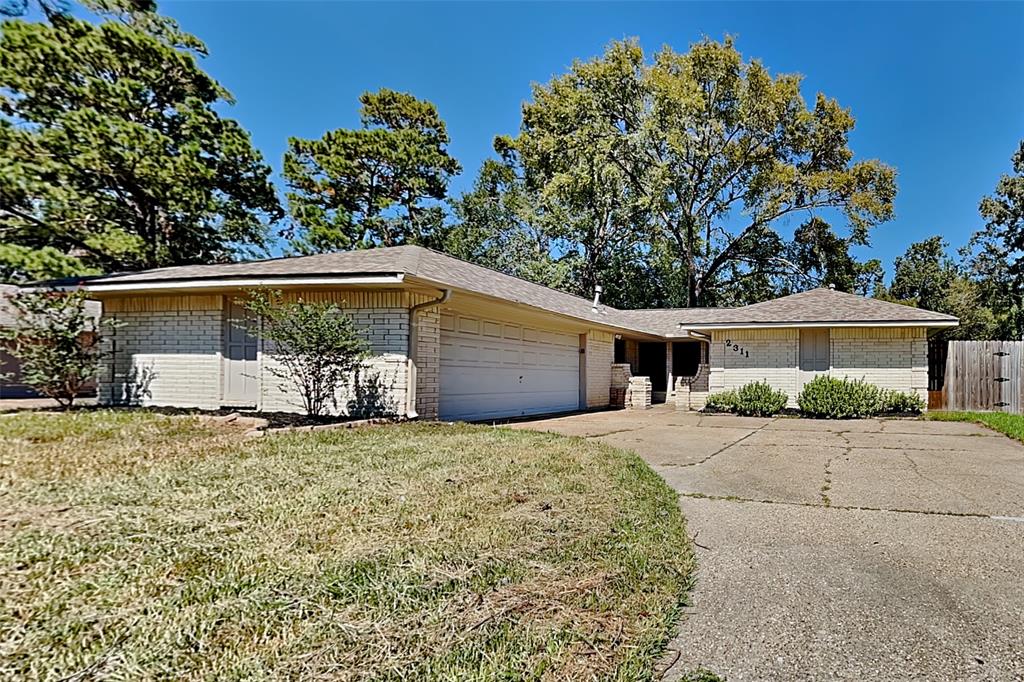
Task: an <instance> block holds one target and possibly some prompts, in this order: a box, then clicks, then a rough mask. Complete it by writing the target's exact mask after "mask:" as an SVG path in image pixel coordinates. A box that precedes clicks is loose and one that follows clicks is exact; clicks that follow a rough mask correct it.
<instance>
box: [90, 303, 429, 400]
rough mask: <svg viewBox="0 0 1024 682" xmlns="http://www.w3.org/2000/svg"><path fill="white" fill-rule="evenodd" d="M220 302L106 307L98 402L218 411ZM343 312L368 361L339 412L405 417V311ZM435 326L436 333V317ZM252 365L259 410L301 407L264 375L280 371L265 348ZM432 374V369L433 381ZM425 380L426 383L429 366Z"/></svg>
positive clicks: (286, 386) (285, 385) (288, 389)
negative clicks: (360, 336)
mask: <svg viewBox="0 0 1024 682" xmlns="http://www.w3.org/2000/svg"><path fill="white" fill-rule="evenodd" d="M222 301H223V299H221V298H220V297H215V296H205V297H154V298H149V299H138V300H131V299H129V300H128V301H126V302H122V303H121V304H119V305H116V306H111V308H112V309H113V310H114V311H115V312H111V313H109V314H108V315H107V316H108V317H112V318H114V319H116V320H118V322H119V323H121V324H120V326H119V327H118V328H117V329H116V330H115V331H114V332H113V334H112V335H108V340H107V341H106V342H105V343H107V344H108V346H107V347H108V350H113V351H114V352H113V355H111V356H109V357H106V358H105V359H104V362H103V365H102V368H101V373H100V386H99V397H100V401H101V402H103V403H108V404H109V403H125V402H128V403H131V404H137V405H170V406H178V407H196V408H202V409H216V408H218V407H220V406H221V404H222V402H223V401H222V398H221V374H222V358H223V355H222V353H223V343H224V342H223V333H224V327H223V324H224V323H223V311H222V309H221V305H222ZM105 308H106V307H105ZM177 308H183V309H181V310H179V309H177ZM346 312H347V313H348V314H350V315H352V318H353V320H354V321H355V323H356V325H357V326H359V327H360V328H361V329H363V330H364V335H365V338H366V340H367V341H368V343H369V345H370V352H371V354H372V357H370V358H369V359H368V360H367V361H366V362H365V363H364V366H363V369H362V370H361V371H360V373H359V382H358V383H357V384H355V385H357V386H359V390H358V391H356V390H354V389H353V388H349V389H348V390H343V391H341V392H340V393H339V396H338V398H339V408H340V409H339V411H340V412H342V413H346V414H349V413H351V414H360V415H361V414H366V413H367V412H366V409H367V406H369V408H370V409H372V410H373V412H374V413H387V414H397V413H404V410H405V398H406V377H407V374H408V361H407V357H406V354H407V350H408V346H407V342H408V337H409V311H408V308H405V307H384V308H381V307H375V308H347V309H346ZM421 315H422V313H421ZM428 316H429V313H428ZM434 317H435V318H436V313H435V315H434ZM427 326H429V322H428V325H427ZM434 326H435V328H436V319H435V322H434ZM434 356H435V357H436V353H435V354H434ZM423 362H424V363H425V364H426V365H429V364H430V363H431V362H432V360H431V359H430V354H429V353H428V354H427V355H425V356H424V359H423ZM258 366H259V370H258V371H259V380H260V399H259V408H260V409H262V410H266V411H288V412H297V411H301V410H302V401H301V399H300V398H299V396H298V393H297V391H296V389H295V388H294V386H293V384H291V382H290V381H286V380H282V379H280V378H278V377H276V376H274V375H273V373H272V372H270V371H269V370H270V368H272V367H279V366H280V363H279V362H278V360H277V359H276V358H275V357H274V354H273V349H272V347H271V345H270V343H269V342H264V341H262V340H261V342H260V353H259V361H258ZM421 371H423V367H421ZM436 372H437V370H436V364H435V368H434V370H433V374H434V375H435V376H436ZM426 374H427V377H428V381H429V377H430V376H431V370H430V369H429V368H427V369H426ZM435 381H436V380H435Z"/></svg>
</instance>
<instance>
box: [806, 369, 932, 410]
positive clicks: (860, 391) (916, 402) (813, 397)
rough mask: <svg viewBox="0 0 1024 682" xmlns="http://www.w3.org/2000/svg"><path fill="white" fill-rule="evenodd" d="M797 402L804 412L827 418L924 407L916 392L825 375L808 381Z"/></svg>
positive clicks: (861, 380) (921, 408)
mask: <svg viewBox="0 0 1024 682" xmlns="http://www.w3.org/2000/svg"><path fill="white" fill-rule="evenodd" d="M796 402H797V404H798V405H799V406H800V411H801V412H803V413H804V414H806V415H808V416H810V417H824V418H826V419H860V418H864V417H874V416H877V415H880V414H903V413H917V412H920V411H921V410H923V409H924V401H923V400H922V399H921V397H920V396H919V395H917V394H914V393H902V392H900V391H892V390H887V389H883V388H879V387H878V386H875V385H874V384H869V383H868V382H866V381H864V380H863V379H846V378H843V379H839V378H837V377H831V376H826V375H818V376H816V377H814V379H812V380H811V381H809V382H807V383H806V384H805V385H804V388H803V390H802V391H800V395H799V396H798V397H797V399H796Z"/></svg>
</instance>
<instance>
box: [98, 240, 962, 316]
mask: <svg viewBox="0 0 1024 682" xmlns="http://www.w3.org/2000/svg"><path fill="white" fill-rule="evenodd" d="M359 276H380V277H391V278H393V279H394V281H395V282H396V283H397V282H400V281H405V280H407V279H408V280H418V281H421V282H425V283H428V284H432V285H434V286H438V287H442V288H455V289H460V290H463V291H467V292H471V293H474V294H481V295H484V296H489V297H493V298H498V299H503V300H507V301H511V302H514V303H519V304H522V305H527V306H531V307H534V308H539V309H541V310H546V311H548V312H553V313H558V314H561V315H567V316H569V317H573V318H577V319H581V320H588V321H591V322H596V323H600V324H602V325H607V326H611V327H616V328H621V329H625V330H632V331H637V332H643V333H647V334H653V335H657V336H676V335H685V334H686V331H687V330H689V331H701V330H710V329H715V328H734V327H771V326H787V325H788V326H805V325H815V324H817V325H826V324H830V323H835V324H839V325H842V324H859V325H867V324H885V325H914V326H953V325H956V324H957V319H956V318H955V317H952V316H950V315H944V314H942V313H935V312H932V311H928V310H921V309H919V308H912V307H910V306H905V305H901V304H898V303H889V302H886V301H879V300H877V299H869V298H864V297H862V296H856V295H854V294H846V293H842V292H838V291H832V290H830V289H814V290H811V291H805V292H803V293H799V294H793V295H792V296H784V297H782V298H778V299H775V300H773V301H766V302H764V303H756V304H754V305H748V306H743V307H738V308H679V309H661V310H618V309H615V308H611V307H608V306H605V305H603V304H602V305H600V306H599V307H598V310H597V311H595V310H594V308H593V304H592V301H590V300H589V299H586V298H581V297H579V296H574V295H572V294H567V293H565V292H563V291H558V290H555V289H551V288H548V287H545V286H541V285H539V284H534V283H533V282H527V281H526V280H522V279H519V278H517V277H512V276H510V275H506V274H504V273H501V272H498V271H496V270H491V269H489V268H485V267H482V266H480V265H475V264H473V263H468V262H466V261H463V260H459V259H458V258H453V257H451V256H448V255H445V254H443V253H439V252H437V251H432V250H430V249H425V248H423V247H420V246H395V247H390V248H378V249H366V250H360V251H345V252H337V253H325V254H318V255H313V256H301V257H291V258H276V259H271V260H262V261H251V262H244V263H226V264H214V265H183V266H178V267H170V268H159V269H155V270H145V271H142V272H134V273H122V274H114V275H106V276H101V277H96V278H90V279H88V280H86V281H84V285H85V287H86V288H87V289H91V290H94V291H103V290H113V289H124V290H131V289H146V288H150V287H153V288H155V287H157V286H162V287H167V286H179V285H180V286H186V285H187V286H204V285H205V286H210V285H212V284H216V283H222V284H224V285H231V284H232V283H236V284H238V283H241V282H249V283H251V282H254V281H259V282H265V283H266V284H270V285H272V284H273V282H275V281H284V280H287V281H289V282H293V281H294V282H296V283H301V282H303V281H308V282H311V281H313V280H317V281H319V282H321V283H327V282H328V281H329V280H330V278H332V277H334V278H342V277H345V278H353V277H359ZM339 283H341V282H340V280H339Z"/></svg>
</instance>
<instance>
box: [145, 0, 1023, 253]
mask: <svg viewBox="0 0 1024 682" xmlns="http://www.w3.org/2000/svg"><path fill="white" fill-rule="evenodd" d="M160 9H161V11H162V12H163V13H165V14H168V15H170V16H173V17H175V18H176V19H177V20H178V21H179V22H180V23H181V25H182V27H183V28H185V29H186V30H188V31H190V32H192V33H195V34H196V35H198V36H199V37H200V38H202V39H203V40H204V41H206V43H207V46H208V47H209V49H210V57H209V58H208V59H206V60H205V63H204V67H205V68H206V69H207V70H208V71H209V72H210V73H211V74H213V75H214V77H216V78H217V79H218V80H220V81H221V83H223V84H224V85H225V86H226V87H227V88H228V89H229V90H231V92H232V93H233V94H234V95H235V97H236V99H237V104H236V105H235V106H234V107H232V108H231V110H230V115H231V116H233V117H235V118H237V119H239V120H240V121H241V122H242V123H243V124H244V125H245V126H246V127H247V128H248V129H249V130H250V131H251V133H252V135H253V139H254V141H255V143H256V145H257V146H258V147H259V148H260V149H261V150H262V152H263V153H264V155H265V156H266V158H267V160H268V161H269V162H270V163H271V165H273V166H274V168H275V169H278V168H280V164H281V155H282V153H283V152H284V149H285V143H286V140H287V138H288V136H290V135H295V136H300V137H319V136H320V135H322V134H323V133H324V131H326V130H329V129H333V128H339V127H353V126H356V125H358V114H357V109H358V102H357V98H358V96H359V94H360V93H362V92H363V91H365V90H375V89H377V88H380V87H385V86H386V87H389V88H393V89H397V90H404V91H408V92H411V93H413V94H415V95H416V96H418V97H421V98H425V99H428V100H430V101H432V102H434V103H435V104H436V105H437V106H438V109H439V110H440V113H441V115H442V117H443V118H444V119H445V121H446V122H447V124H448V128H449V133H450V135H451V137H452V144H451V147H450V149H451V152H452V153H453V154H454V155H455V156H456V157H457V158H458V159H459V160H460V161H461V163H462V165H463V167H464V173H463V175H462V176H461V177H460V178H458V179H457V180H456V181H455V183H454V186H453V191H454V192H455V193H458V192H459V191H461V190H463V189H466V188H468V187H469V185H470V184H471V183H472V180H473V177H474V176H475V174H476V170H477V168H478V167H479V165H480V162H481V161H482V160H483V159H484V158H486V157H487V156H488V155H489V154H490V153H491V140H492V139H493V137H494V135H496V134H504V133H515V132H516V130H517V128H518V126H519V111H520V105H521V103H522V102H523V101H524V100H526V99H528V98H529V97H530V85H531V83H534V82H545V81H547V80H549V79H550V78H551V77H552V76H553V75H556V74H559V73H562V72H564V71H565V70H566V68H567V67H568V65H569V64H570V63H571V62H572V60H573V59H574V58H584V59H586V58H590V57H593V56H596V55H599V54H600V53H601V52H602V51H603V48H604V46H605V45H606V44H607V43H608V42H609V41H610V40H613V39H618V38H624V37H633V36H635V37H638V38H639V39H640V41H641V44H642V45H643V46H644V48H645V49H646V50H647V51H648V52H652V51H654V50H656V49H658V48H659V47H661V46H662V45H664V44H668V45H671V46H672V47H673V48H675V49H676V50H677V51H684V50H685V49H686V48H687V46H688V45H689V44H690V43H691V42H693V41H695V40H698V39H700V38H701V37H702V36H710V37H712V38H716V39H718V38H721V37H722V36H724V35H725V34H732V35H734V36H736V38H737V46H738V47H739V49H740V50H741V51H742V52H743V53H744V54H745V55H746V56H747V57H755V58H758V59H760V60H761V61H762V62H763V63H764V64H765V65H766V66H768V68H769V69H771V70H772V71H773V72H776V73H777V72H798V73H801V74H803V75H804V76H805V81H804V95H805V97H806V98H807V99H808V101H813V97H814V93H816V92H818V91H822V92H824V93H825V94H827V95H829V96H830V97H834V98H836V99H838V100H839V102H840V103H842V104H843V105H844V106H847V107H849V108H850V109H851V110H852V112H853V114H854V116H855V117H856V119H857V128H856V130H855V131H854V133H853V135H852V137H851V146H852V148H853V150H854V152H855V153H856V155H857V157H858V158H878V159H881V160H883V161H885V162H886V163H889V164H890V165H893V166H895V167H896V169H897V171H898V173H899V177H898V182H899V195H898V197H897V201H896V213H897V217H896V218H895V220H893V221H891V222H889V223H886V224H885V225H883V226H881V227H879V228H878V229H877V230H876V231H875V232H874V234H873V248H871V249H868V250H864V251H862V252H861V254H860V255H861V256H862V257H866V256H870V257H878V258H881V259H882V260H883V262H884V263H885V265H886V268H887V269H889V270H891V261H892V258H893V257H894V256H896V255H899V254H900V253H902V252H903V251H904V249H905V248H906V247H907V245H908V244H910V243H911V242H913V241H915V240H918V239H922V238H924V237H927V236H930V235H933V234H943V235H944V236H946V238H947V239H948V240H949V241H950V242H951V244H952V246H953V248H954V249H955V248H956V247H958V246H959V245H961V244H962V243H963V242H965V241H966V240H967V239H968V238H969V236H970V234H971V233H972V232H973V231H975V230H976V229H978V228H979V227H980V226H981V221H980V219H979V217H978V213H977V206H978V201H979V200H980V198H981V197H982V196H983V195H984V194H986V193H990V192H991V191H992V189H993V188H994V186H995V183H996V181H997V180H998V178H999V175H1000V174H1001V173H1004V172H1007V171H1009V168H1010V156H1011V154H1012V153H1013V151H1014V150H1015V148H1016V145H1017V143H1018V141H1019V140H1020V139H1021V138H1024V50H1022V49H1021V42H1020V41H1021V30H1022V28H1024V3H993V4H983V3H970V4H954V3H939V4H928V3H909V4H890V3H858V4H846V3H822V4H814V3H791V4H769V3H756V4H742V3H716V4H703V3H667V4H647V3H628V4H613V3H599V4H586V3H576V2H572V3H559V4H544V3H539V2H535V3H469V2H462V3H451V4H432V3H413V4H404V3H383V2H382V3H372V4H356V3H341V2H284V1H280V2H211V1H208V0H202V1H199V0H196V1H190V2H183V1H177V2H175V1H171V2H162V3H161V4H160Z"/></svg>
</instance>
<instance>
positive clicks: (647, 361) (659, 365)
mask: <svg viewBox="0 0 1024 682" xmlns="http://www.w3.org/2000/svg"><path fill="white" fill-rule="evenodd" d="M639 360H640V362H639V366H640V371H639V372H637V376H642V377H650V378H651V390H652V391H654V392H655V393H663V392H665V387H666V385H667V383H668V376H667V374H668V367H666V365H665V344H664V343H660V342H653V343H646V342H645V343H641V344H640V358H639Z"/></svg>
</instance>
